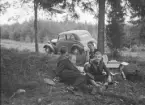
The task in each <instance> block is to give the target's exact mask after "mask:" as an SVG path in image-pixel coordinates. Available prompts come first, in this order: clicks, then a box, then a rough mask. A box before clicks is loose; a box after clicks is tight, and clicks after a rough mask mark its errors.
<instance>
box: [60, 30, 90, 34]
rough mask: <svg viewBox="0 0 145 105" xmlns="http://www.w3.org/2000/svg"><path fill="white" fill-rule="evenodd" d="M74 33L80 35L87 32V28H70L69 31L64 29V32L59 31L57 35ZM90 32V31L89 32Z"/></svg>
mask: <svg viewBox="0 0 145 105" xmlns="http://www.w3.org/2000/svg"><path fill="white" fill-rule="evenodd" d="M72 33H73V34H76V35H81V34H84V33H89V32H88V31H87V30H71V31H65V32H61V33H59V35H63V34H72ZM89 34H90V33H89Z"/></svg>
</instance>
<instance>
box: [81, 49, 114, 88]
mask: <svg viewBox="0 0 145 105" xmlns="http://www.w3.org/2000/svg"><path fill="white" fill-rule="evenodd" d="M84 70H85V72H86V73H87V74H88V75H89V76H91V77H92V78H94V80H95V81H98V82H102V83H105V84H104V85H105V86H106V88H107V87H108V84H110V83H112V81H111V75H110V72H109V70H108V68H107V67H106V65H105V63H104V62H103V58H102V54H101V52H99V51H97V50H96V51H95V54H94V58H92V59H91V60H90V62H89V63H87V64H85V66H84Z"/></svg>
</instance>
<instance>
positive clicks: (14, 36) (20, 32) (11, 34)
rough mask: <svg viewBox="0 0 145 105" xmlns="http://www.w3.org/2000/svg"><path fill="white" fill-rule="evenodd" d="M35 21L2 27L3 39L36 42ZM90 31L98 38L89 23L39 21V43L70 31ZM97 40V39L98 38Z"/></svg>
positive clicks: (94, 27)
mask: <svg viewBox="0 0 145 105" xmlns="http://www.w3.org/2000/svg"><path fill="white" fill-rule="evenodd" d="M33 24H34V23H33V20H30V21H29V22H24V23H22V24H19V23H15V24H12V25H2V26H1V38H2V39H11V40H15V41H23V42H34V40H35V38H34V28H33ZM76 29H77V30H81V29H83V30H88V31H89V32H90V33H91V35H92V36H93V37H94V38H96V36H97V30H96V26H95V25H92V24H87V23H75V22H73V21H64V22H55V21H46V20H39V21H38V42H39V43H44V42H47V41H48V40H51V39H53V38H56V37H57V35H58V34H59V33H60V32H64V31H69V30H76ZM96 39H97V38H96Z"/></svg>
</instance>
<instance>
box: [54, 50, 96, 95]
mask: <svg viewBox="0 0 145 105" xmlns="http://www.w3.org/2000/svg"><path fill="white" fill-rule="evenodd" d="M61 50H62V49H61ZM65 51H67V50H65ZM61 56H62V55H61ZM74 60H75V59H74V57H72V56H69V57H64V58H63V59H61V60H59V61H58V63H57V69H56V75H57V76H58V77H59V78H61V80H62V81H63V82H64V83H65V84H68V85H71V86H73V87H74V88H75V89H79V90H81V91H83V92H89V91H90V88H89V87H88V85H87V82H88V81H90V82H91V83H92V85H94V86H95V87H99V85H97V84H96V83H95V81H94V80H92V79H91V78H89V77H88V76H87V75H83V74H82V73H81V72H80V71H79V70H78V68H77V66H76V65H75V61H74Z"/></svg>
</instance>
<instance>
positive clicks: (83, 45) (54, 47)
mask: <svg viewBox="0 0 145 105" xmlns="http://www.w3.org/2000/svg"><path fill="white" fill-rule="evenodd" d="M88 42H93V43H94V46H96V45H97V41H96V40H95V39H94V38H93V37H92V36H91V34H90V33H89V32H88V31H86V30H71V31H66V32H62V33H59V34H58V36H57V39H53V40H51V41H50V42H49V44H46V45H45V48H48V50H47V53H55V54H59V51H60V48H61V47H62V46H66V47H67V48H68V52H69V53H71V52H72V49H73V50H74V49H76V50H77V51H78V57H77V58H78V59H81V58H80V57H82V58H85V61H86V60H87V59H88V58H87V57H88V53H89V48H88ZM46 46H49V47H46ZM96 47H97V46H96ZM81 60H82V59H81Z"/></svg>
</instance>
